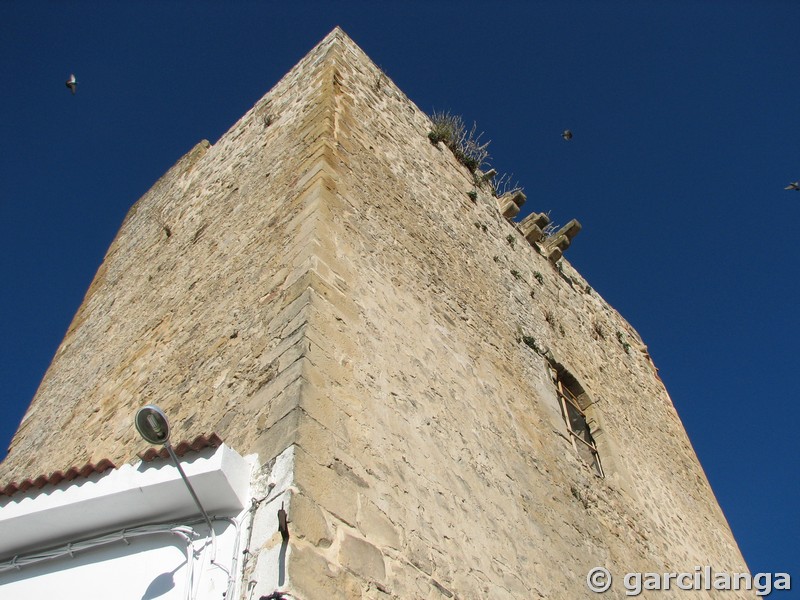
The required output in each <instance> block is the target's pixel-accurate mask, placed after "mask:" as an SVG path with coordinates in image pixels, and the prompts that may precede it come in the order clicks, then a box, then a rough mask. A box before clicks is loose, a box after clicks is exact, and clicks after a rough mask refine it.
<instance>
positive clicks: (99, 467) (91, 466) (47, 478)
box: [0, 458, 116, 496]
mask: <svg viewBox="0 0 800 600" xmlns="http://www.w3.org/2000/svg"><path fill="white" fill-rule="evenodd" d="M108 469H116V465H114V463H112V462H111V461H110V460H108V459H107V458H104V459H102V460H100V461H98V462H97V463H96V464H95V463H91V462H89V463H86V464H85V465H83V466H82V467H81V468H80V469H78V468H75V467H70V468H69V469H68V470H67V472H66V473H65V472H63V471H55V472H54V473H51V474H50V475H39V476H38V477H37V478H36V479H26V480H25V481H22V482H21V483H17V482H16V481H13V482H11V483H9V484H8V485H6V486H5V487H2V488H0V496H13V495H14V494H16V493H17V492H25V491H27V490H29V489H31V488H36V489H39V490H40V489H42V488H43V487H44V486H46V485H56V484H58V483H60V482H62V481H64V480H65V479H66V480H67V481H72V480H73V479H76V478H78V477H81V478H84V479H85V478H87V477H89V476H90V475H91V474H92V473H103V472H104V471H107V470H108Z"/></svg>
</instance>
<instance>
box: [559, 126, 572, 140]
mask: <svg viewBox="0 0 800 600" xmlns="http://www.w3.org/2000/svg"><path fill="white" fill-rule="evenodd" d="M561 137H562V138H564V139H565V140H567V141H569V140H571V139H572V132H571V131H570V130H569V129H565V130H564V133H562V134H561Z"/></svg>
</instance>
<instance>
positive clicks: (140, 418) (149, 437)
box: [133, 404, 169, 445]
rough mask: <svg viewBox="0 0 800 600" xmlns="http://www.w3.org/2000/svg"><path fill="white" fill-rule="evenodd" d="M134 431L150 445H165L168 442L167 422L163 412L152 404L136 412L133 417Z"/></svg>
mask: <svg viewBox="0 0 800 600" xmlns="http://www.w3.org/2000/svg"><path fill="white" fill-rule="evenodd" d="M133 422H134V424H135V425H136V431H138V432H139V435H141V436H142V437H143V438H144V439H145V441H147V442H150V443H151V444H158V445H162V444H166V443H167V442H168V441H169V421H167V415H165V414H164V411H163V410H161V409H160V408H158V407H157V406H156V405H154V404H148V405H147V406H143V407H142V408H140V409H139V410H137V411H136V416H135V417H134V421H133Z"/></svg>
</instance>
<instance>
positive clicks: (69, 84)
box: [67, 73, 78, 96]
mask: <svg viewBox="0 0 800 600" xmlns="http://www.w3.org/2000/svg"><path fill="white" fill-rule="evenodd" d="M67 87H68V88H69V90H70V91H71V92H72V95H73V96H74V95H75V89H76V88H77V87H78V80H77V79H75V74H74V73H73V74H71V75H70V76H69V79H67Z"/></svg>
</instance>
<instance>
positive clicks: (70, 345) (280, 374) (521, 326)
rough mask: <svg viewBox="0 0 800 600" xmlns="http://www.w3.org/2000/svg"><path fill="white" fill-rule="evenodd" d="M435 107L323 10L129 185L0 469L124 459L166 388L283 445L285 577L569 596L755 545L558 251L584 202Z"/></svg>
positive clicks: (166, 399)
mask: <svg viewBox="0 0 800 600" xmlns="http://www.w3.org/2000/svg"><path fill="white" fill-rule="evenodd" d="M430 130H431V122H430V120H429V119H428V117H427V116H426V115H425V114H424V113H423V112H422V111H420V110H419V108H417V107H416V106H415V105H414V104H413V103H412V102H411V101H410V100H409V99H408V98H407V97H406V96H405V95H404V94H403V93H402V92H401V91H400V90H399V89H398V88H397V87H396V86H395V85H394V84H393V83H392V82H391V81H390V80H389V79H388V78H387V77H386V76H385V75H384V74H383V73H382V72H381V71H380V70H379V69H378V68H377V67H376V66H375V65H374V64H373V63H372V62H371V61H370V60H369V58H368V57H367V56H366V55H365V54H364V53H363V52H362V51H361V50H360V49H359V48H358V47H357V46H356V45H355V44H354V43H353V42H352V41H351V40H350V39H349V38H348V37H347V36H346V35H345V34H344V33H343V32H342V31H341V30H339V29H336V30H334V31H333V32H332V33H331V34H329V35H328V36H327V37H326V38H325V39H324V40H323V41H322V42H321V43H320V44H319V45H318V46H317V47H315V48H314V49H313V50H312V51H311V52H310V53H309V54H308V55H307V56H306V57H305V58H304V59H303V60H302V61H300V63H299V64H298V65H297V66H296V67H294V68H293V69H292V70H291V71H290V72H289V73H288V74H287V75H286V76H285V77H284V78H283V79H282V80H281V81H280V82H279V83H278V84H277V85H276V86H275V87H274V88H273V89H272V90H271V91H270V92H269V93H267V95H266V96H264V97H263V98H262V99H261V100H260V101H259V102H258V103H257V104H256V105H255V106H254V107H253V109H252V110H250V111H249V112H248V113H247V114H246V115H245V116H244V117H242V118H241V119H240V120H239V122H238V123H236V124H235V125H234V126H233V127H232V128H231V129H230V130H229V131H228V132H227V133H226V134H225V135H223V136H222V138H221V139H220V140H219V141H218V142H217V143H216V144H214V145H211V144H209V143H208V142H201V143H200V144H198V145H197V146H196V147H195V148H193V149H192V150H191V151H190V152H189V153H188V154H187V155H186V156H184V157H183V158H182V159H181V160H180V161H179V162H178V163H177V164H176V165H175V166H174V167H172V168H171V169H170V170H169V171H168V172H167V173H166V174H165V175H164V176H163V177H162V178H161V179H159V180H158V182H156V184H155V185H154V186H153V188H152V189H151V190H150V191H148V192H147V193H146V194H145V195H144V196H143V197H142V198H141V199H140V200H139V201H138V202H137V203H136V204H135V205H134V207H133V208H132V209H131V210H130V213H129V214H128V216H127V218H126V219H125V221H124V223H123V225H122V227H121V229H120V231H119V234H118V235H117V237H116V239H115V240H114V242H113V243H112V245H111V247H110V248H109V250H108V253H107V255H106V257H105V259H104V261H103V264H102V266H101V267H100V269H99V271H98V272H97V275H96V276H95V278H94V281H93V283H92V284H91V286H90V288H89V290H88V291H87V293H86V297H85V298H84V301H83V303H82V305H81V307H80V309H79V310H78V312H77V314H76V315H75V318H74V320H73V322H72V324H71V326H70V328H69V330H68V332H67V334H66V336H65V338H64V340H63V342H62V344H61V346H60V347H59V348H58V350H57V352H56V355H55V357H54V359H53V362H52V364H51V365H50V368H49V370H48V371H47V374H46V375H45V377H44V379H43V381H42V383H41V386H40V388H39V390H38V392H37V394H36V396H35V398H34V399H33V402H32V403H31V406H30V408H29V409H28V412H27V413H26V415H25V417H24V419H23V421H22V424H21V425H20V428H19V430H18V431H17V434H16V436H15V437H14V439H13V442H12V444H11V448H10V450H9V454H8V457H7V458H6V460H5V462H4V463H3V464H2V466H0V487H2V486H3V485H5V484H7V483H9V482H12V481H22V480H24V479H26V478H32V477H35V476H37V475H38V474H41V473H45V474H46V473H50V472H54V471H58V470H64V469H67V468H69V467H70V466H74V465H81V464H85V463H97V462H98V461H101V460H103V459H109V460H111V461H112V462H113V463H114V464H117V465H120V464H124V463H126V462H132V461H133V460H135V457H136V453H137V452H140V451H142V450H143V449H145V448H146V444H145V443H144V442H142V441H141V439H140V438H139V437H138V436H137V435H136V433H135V431H134V428H133V426H132V415H133V412H134V411H135V410H136V409H137V408H138V407H140V406H142V405H144V404H147V403H155V404H158V405H159V406H161V408H163V409H164V411H165V412H166V413H167V414H169V415H170V418H171V419H172V422H173V427H174V430H175V434H174V435H175V436H176V437H180V438H183V439H191V438H194V437H195V436H198V435H209V434H211V433H216V434H217V435H218V436H219V437H220V438H221V439H222V440H224V441H225V443H226V444H228V445H230V446H231V447H232V448H234V449H235V450H237V451H238V452H239V453H241V454H256V455H257V457H258V461H259V465H261V467H260V468H261V472H262V473H265V472H267V471H268V470H269V468H270V466H271V464H272V461H274V459H275V458H276V457H277V456H279V455H282V453H285V452H286V451H287V449H291V450H292V452H291V460H292V469H291V472H292V481H291V486H290V488H289V492H290V493H289V497H290V500H289V501H288V504H287V506H286V508H287V512H288V514H289V521H290V528H291V539H290V543H289V549H288V557H287V561H286V569H287V578H286V582H285V589H286V590H287V591H289V592H290V593H291V594H293V596H292V597H294V598H361V597H367V598H402V599H410V598H462V599H468V598H496V599H503V598H508V599H511V598H519V599H530V598H564V599H570V600H571V599H575V598H583V597H594V595H593V594H591V593H590V592H589V591H588V590H587V588H586V574H587V573H588V572H589V570H590V569H591V568H592V567H595V566H605V567H607V568H608V569H609V570H610V571H611V572H612V573H614V574H616V575H618V576H621V574H623V573H625V572H629V571H639V572H646V571H655V572H665V571H667V572H686V571H689V572H692V571H693V570H694V569H695V566H697V565H710V566H711V567H712V568H713V569H714V570H715V571H728V572H742V571H746V570H747V567H746V565H745V564H744V560H743V558H742V556H741V554H740V552H739V550H738V548H737V545H736V542H735V540H734V538H733V536H732V534H731V531H730V529H729V527H728V525H727V523H726V521H725V518H724V516H723V514H722V511H721V510H720V508H719V506H718V504H717V502H716V500H715V498H714V494H713V492H712V490H711V488H710V487H709V484H708V481H707V479H706V477H705V475H704V473H703V470H702V468H701V467H700V464H699V463H698V460H697V457H696V456H695V454H694V451H693V450H692V447H691V445H690V443H689V440H688V439H687V436H686V433H685V432H684V429H683V427H682V425H681V422H680V420H679V418H678V416H677V414H676V412H675V409H674V407H673V405H672V402H671V400H670V398H669V396H668V394H667V392H666V390H665V388H664V386H663V384H662V382H661V380H660V379H659V377H658V374H657V371H656V369H655V367H654V365H653V362H652V361H651V359H650V357H649V355H648V353H647V349H646V347H645V346H644V344H643V343H642V341H641V340H640V338H639V336H638V335H637V334H636V332H635V331H634V330H633V329H632V328H631V326H630V325H629V324H628V323H626V322H625V320H624V319H623V318H622V317H621V316H620V315H619V314H618V313H617V312H616V311H615V310H614V309H613V308H611V307H610V306H609V305H608V304H607V303H606V302H605V301H604V300H603V299H602V298H601V297H599V296H598V294H597V293H596V292H594V291H593V290H592V288H591V287H590V285H589V284H588V283H587V282H586V281H585V280H584V279H583V278H582V277H581V276H580V274H578V273H577V272H576V271H575V270H574V269H573V268H572V267H571V266H570V264H569V262H568V261H567V260H566V259H564V258H559V257H560V255H561V252H563V251H564V249H565V248H566V246H567V245H568V243H569V240H570V239H571V237H572V236H573V235H574V233H575V232H576V231H577V229H578V226H577V225H573V226H572V227H570V228H568V229H567V230H566V231H564V232H562V236H561V237H560V239H559V238H558V237H557V236H556V237H551V238H542V237H541V234H540V229H541V227H540V226H541V225H542V224H543V221H542V220H541V219H539V220H538V221H537V218H538V217H537V215H536V214H534V215H533V216H532V217H531V218H529V219H527V220H525V221H524V222H521V223H515V222H513V221H511V220H510V218H509V216H510V215H512V213H513V212H515V211H514V206H513V205H516V204H519V203H520V202H521V200H522V199H523V198H519V197H518V198H516V199H514V198H509V197H504V198H499V199H498V198H496V197H495V196H494V195H493V194H492V193H491V186H490V185H489V184H486V183H485V182H483V183H482V182H477V183H476V177H475V175H474V174H473V173H472V172H470V170H469V169H467V168H466V167H464V166H463V165H462V164H460V163H459V162H458V161H457V160H456V158H455V157H454V155H453V153H452V152H451V151H450V150H449V149H448V148H447V147H445V145H444V144H442V143H438V144H435V143H432V141H431V140H430V139H429V138H428V133H429V131H430ZM256 477H258V473H257V474H256ZM250 551H251V552H252V553H253V554H258V552H259V548H250ZM244 577H246V578H250V579H251V580H254V579H257V578H258V565H257V564H256V563H255V561H252V562H251V563H249V564H247V565H246V566H245V573H244ZM662 594H663V596H659V597H665V598H668V597H672V596H671V592H662ZM609 596H610V597H624V593H623V591H622V590H621V589H618V588H614V589H612V591H611V592H610V593H609ZM751 596H752V594H745V593H743V595H741V596H740V595H738V594H735V593H733V594H730V595H726V597H731V598H738V597H751ZM256 597H257V596H256ZM696 597H698V598H713V597H714V592H713V591H711V592H699V593H697V594H696Z"/></svg>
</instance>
